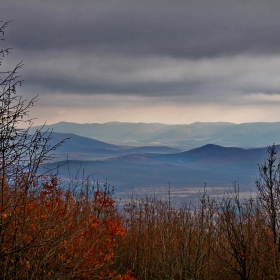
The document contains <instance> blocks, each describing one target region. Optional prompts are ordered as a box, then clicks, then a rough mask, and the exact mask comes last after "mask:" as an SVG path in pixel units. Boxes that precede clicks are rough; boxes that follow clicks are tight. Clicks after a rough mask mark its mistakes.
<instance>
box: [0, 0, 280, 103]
mask: <svg viewBox="0 0 280 280" xmlns="http://www.w3.org/2000/svg"><path fill="white" fill-rule="evenodd" d="M279 12H280V2H279V1H276V0H275V1H273V0H268V1H261V0H259V1H258V0H254V1H253V0H243V1H230V0H193V1H191V0H185V1H179V0H174V1H171V0H169V1H167V0H161V1H159V0H149V1H146V0H142V1H132V0H130V1H121V0H114V1H106V0H102V1H97V0H94V1H85V0H81V1H74V0H72V1H62V0H61V1H54V0H53V1H43V0H38V1H31V0H23V1H16V0H9V1H6V2H5V3H2V4H1V10H0V16H1V20H2V21H3V20H4V21H7V20H13V22H12V23H10V25H9V27H8V29H7V33H6V43H7V44H9V45H11V46H14V53H13V54H12V55H11V57H9V59H7V60H6V61H5V64H4V65H3V67H7V68H9V67H12V65H14V64H15V63H16V61H18V60H19V59H24V63H25V67H24V70H23V71H22V75H23V77H24V79H25V81H26V82H25V85H26V87H27V89H28V90H29V92H30V94H33V95H34V93H35V92H36V93H41V94H44V95H47V96H52V95H54V94H57V93H59V94H61V95H65V96H67V95H68V94H71V95H80V96H88V95H90V96H91V95H98V96H100V95H101V96H102V95H104V96H105V95H106V96H108V95H110V96H111V97H112V98H113V97H114V96H115V97H116V98H118V96H135V97H139V98H142V97H143V98H144V99H145V102H150V103H156V102H158V103H160V102H163V101H164V102H173V103H174V104H181V103H186V104H187V103H188V104H189V103H192V104H202V105H203V104H207V103H219V104H221V105H225V106H226V105H227V106H230V105H232V104H236V105H238V104H261V103H264V102H266V103H267V104H269V103H271V102H272V103H274V104H275V99H273V101H271V98H268V99H267V101H266V100H265V99H264V98H263V96H266V95H267V96H268V97H270V96H275V95H277V96H278V95H279V94H280V79H279V76H280V56H279V53H280V36H279V27H280V17H279ZM38 91H39V92H38ZM259 96H261V98H259ZM149 98H150V99H149ZM277 102H280V101H277ZM49 106H51V102H50V103H49Z"/></svg>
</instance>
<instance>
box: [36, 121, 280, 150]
mask: <svg viewBox="0 0 280 280" xmlns="http://www.w3.org/2000/svg"><path fill="white" fill-rule="evenodd" d="M36 128H38V127H33V128H32V129H31V132H32V131H33V132H34V130H35V129H36ZM44 129H49V130H53V131H54V132H59V133H73V134H76V135H79V136H83V137H88V138H92V139H95V140H98V141H103V142H106V143H110V144H114V145H129V146H134V147H140V146H167V147H172V148H177V149H180V150H185V151H186V150H190V149H194V148H198V147H201V146H203V145H206V144H216V145H220V146H224V147H240V148H258V147H266V146H267V145H270V144H273V143H275V144H280V122H274V123H265V122H258V123H242V124H233V123H226V122H217V123H211V122H208V123H207V122H204V123H192V124H183V125H168V124H160V123H120V122H109V123H104V124H99V123H88V124H78V123H69V122H60V123H56V124H52V125H46V126H45V128H44Z"/></svg>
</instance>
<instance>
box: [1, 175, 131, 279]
mask: <svg viewBox="0 0 280 280" xmlns="http://www.w3.org/2000/svg"><path fill="white" fill-rule="evenodd" d="M24 183H25V182H24V180H23V181H21V182H18V184H17V185H16V187H15V186H9V185H6V186H5V188H4V196H3V197H1V200H2V208H1V217H0V221H1V227H0V229H1V231H0V271H1V279H74V278H75V279H133V278H132V277H130V276H129V275H130V274H129V273H127V274H126V276H124V278H123V277H122V276H120V275H119V274H118V271H117V270H115V269H114V266H113V263H114V261H115V259H116V258H117V256H116V255H115V249H116V247H117V245H118V243H119V242H120V240H121V239H122V238H123V237H124V235H125V229H124V227H123V226H122V221H121V219H120V218H119V216H118V215H117V213H116V210H115V206H114V201H113V199H112V196H111V191H110V190H109V188H107V187H106V185H105V186H103V187H102V188H98V189H95V190H94V191H93V192H92V193H91V194H90V195H89V194H88V193H87V196H86V195H85V194H84V193H83V191H81V192H79V193H78V194H77V193H75V192H71V191H69V190H68V191H63V190H61V189H60V188H59V186H58V182H57V178H56V177H55V176H53V177H52V178H50V180H49V181H46V182H44V183H43V184H42V187H41V188H38V186H36V188H31V189H30V188H28V190H27V188H26V186H25V185H24ZM38 189H40V191H38Z"/></svg>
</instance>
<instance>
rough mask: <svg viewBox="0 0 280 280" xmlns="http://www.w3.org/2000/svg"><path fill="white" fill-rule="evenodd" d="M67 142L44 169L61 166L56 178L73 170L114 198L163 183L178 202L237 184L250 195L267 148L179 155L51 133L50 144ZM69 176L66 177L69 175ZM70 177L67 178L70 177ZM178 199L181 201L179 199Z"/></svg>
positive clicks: (210, 148)
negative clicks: (113, 191)
mask: <svg viewBox="0 0 280 280" xmlns="http://www.w3.org/2000/svg"><path fill="white" fill-rule="evenodd" d="M65 138H70V139H69V140H68V141H66V143H64V145H63V146H62V147H61V148H60V149H58V150H56V151H55V156H56V158H54V159H53V160H52V162H51V163H48V164H45V167H47V168H54V167H55V166H56V165H58V164H63V163H65V162H66V158H68V159H69V162H68V163H67V165H62V166H61V168H60V175H61V176H62V177H63V178H64V179H66V180H67V177H69V176H70V177H71V176H74V175H73V174H76V173H77V170H83V172H84V173H85V175H90V174H95V175H94V178H95V179H97V180H100V181H105V180H106V179H108V181H109V182H111V183H112V184H114V186H115V187H116V188H117V191H118V193H119V194H121V195H122V196H123V195H127V194H131V192H136V193H142V194H143V193H147V192H151V191H152V190H155V189H156V188H159V189H161V190H166V186H167V185H168V183H169V182H171V185H172V187H173V188H174V189H176V195H177V196H178V197H180V198H181V197H185V196H186V193H187V196H188V197H192V196H193V194H194V189H195V190H198V189H199V188H202V187H203V186H204V184H206V185H207V186H208V188H210V189H211V190H212V192H213V193H215V194H216V193H217V192H218V190H219V191H221V190H224V188H226V187H232V186H233V184H235V183H237V184H238V185H239V186H240V190H241V192H243V193H246V192H254V185H255V180H256V178H257V176H258V164H262V163H263V162H264V160H265V157H266V155H267V147H266V146H264V147H262V148H251V149H244V148H238V147H223V146H220V145H216V144H206V145H203V146H201V147H199V148H194V149H190V150H188V151H182V150H180V149H178V148H172V147H167V146H159V145H158V146H143V147H134V146H127V145H114V144H108V143H106V142H103V141H99V140H95V139H91V138H87V137H82V136H78V135H75V134H72V133H71V134H69V133H56V132H53V133H52V140H51V142H52V143H53V144H56V143H57V142H59V141H61V140H62V139H65ZM276 148H277V149H278V150H279V151H280V146H278V145H276ZM69 172H70V174H69ZM71 174H72V175H71ZM183 194H184V195H183Z"/></svg>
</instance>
